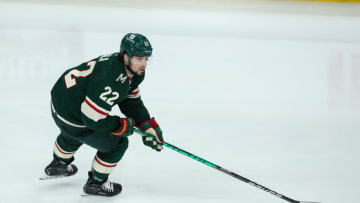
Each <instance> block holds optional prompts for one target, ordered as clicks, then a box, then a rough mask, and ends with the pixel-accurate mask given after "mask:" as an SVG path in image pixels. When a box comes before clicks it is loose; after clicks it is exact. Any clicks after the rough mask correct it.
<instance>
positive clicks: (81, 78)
mask: <svg viewBox="0 0 360 203" xmlns="http://www.w3.org/2000/svg"><path fill="white" fill-rule="evenodd" d="M151 55H152V46H151V44H150V42H149V40H148V39H147V38H146V37H145V36H143V35H141V34H136V33H129V34H126V35H125V36H124V38H123V39H122V41H121V45H120V53H113V54H109V55H104V56H100V57H98V58H95V59H93V60H90V61H88V62H85V63H83V64H81V65H79V66H77V67H75V68H71V69H69V70H67V71H65V72H64V73H63V74H62V76H61V77H60V78H59V79H58V81H57V82H56V83H55V85H54V87H53V88H52V90H51V110H52V117H53V118H54V120H55V123H56V125H57V126H58V127H59V128H60V135H59V136H58V137H57V138H56V141H55V145H54V148H53V160H52V162H51V163H50V164H49V165H48V166H47V167H46V168H45V173H46V175H47V176H49V177H50V178H51V177H64V176H72V175H74V174H75V173H76V172H77V170H78V169H77V167H76V166H75V165H74V164H72V162H73V161H74V154H75V152H76V151H77V150H78V149H79V147H80V146H81V145H82V144H87V145H89V146H91V147H93V148H95V149H97V153H96V155H95V157H94V159H93V162H92V167H91V171H89V172H88V176H89V178H88V180H87V182H86V184H85V185H84V187H83V190H84V192H85V193H87V194H91V195H101V196H113V195H117V194H119V193H120V192H121V190H122V187H121V185H120V184H118V183H115V182H109V181H108V176H109V174H110V173H111V172H112V171H113V169H114V168H115V167H116V165H117V163H118V162H119V161H120V159H121V158H122V157H123V155H124V153H125V151H126V149H127V147H128V138H127V136H129V135H131V134H133V127H134V126H136V127H138V128H140V129H141V130H143V131H144V132H146V133H148V134H150V135H152V136H153V137H143V142H144V144H145V145H147V146H150V147H151V148H153V149H155V150H156V151H161V150H162V143H163V142H164V141H163V137H162V131H161V129H160V127H159V125H158V124H157V122H156V121H155V119H154V118H150V115H149V112H148V110H147V109H146V107H145V106H144V104H143V102H142V100H141V97H140V91H139V84H140V83H141V82H142V81H143V80H144V77H145V69H146V66H147V60H148V58H149V57H150V56H151ZM115 105H118V106H119V108H120V110H121V112H122V113H123V114H124V115H125V116H126V118H120V117H118V116H113V115H109V113H110V111H111V109H112V107H113V106H115Z"/></svg>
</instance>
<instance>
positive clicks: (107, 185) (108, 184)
mask: <svg viewBox="0 0 360 203" xmlns="http://www.w3.org/2000/svg"><path fill="white" fill-rule="evenodd" d="M101 188H102V189H103V190H106V191H108V192H113V191H114V185H113V183H112V182H105V183H104V184H102V185H101Z"/></svg>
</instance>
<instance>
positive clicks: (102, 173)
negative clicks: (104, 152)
mask: <svg viewBox="0 0 360 203" xmlns="http://www.w3.org/2000/svg"><path fill="white" fill-rule="evenodd" d="M116 165H117V163H109V162H106V161H104V160H102V159H100V158H99V157H98V156H97V155H96V156H95V157H94V160H93V164H92V168H91V171H92V174H93V178H94V179H95V180H97V181H99V182H101V181H102V180H105V179H107V178H108V176H109V175H110V173H111V172H112V171H113V169H114V168H115V166H116Z"/></svg>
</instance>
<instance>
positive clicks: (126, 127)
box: [110, 117, 135, 137]
mask: <svg viewBox="0 0 360 203" xmlns="http://www.w3.org/2000/svg"><path fill="white" fill-rule="evenodd" d="M119 121H120V127H119V128H117V129H116V130H115V131H114V132H110V134H113V135H117V136H124V137H127V136H130V135H132V134H133V133H134V125H135V121H134V120H133V119H132V118H120V117H119Z"/></svg>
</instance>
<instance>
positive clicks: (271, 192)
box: [134, 128, 316, 203]
mask: <svg viewBox="0 0 360 203" xmlns="http://www.w3.org/2000/svg"><path fill="white" fill-rule="evenodd" d="M134 130H135V132H136V133H138V134H140V135H142V136H149V135H147V134H146V133H145V132H143V131H141V130H139V129H137V128H134ZM163 145H164V146H165V147H167V148H169V149H172V150H174V151H176V152H179V153H180V154H183V155H185V156H187V157H190V158H192V159H194V160H196V161H199V162H201V163H203V164H205V165H207V166H210V167H212V168H214V169H216V170H219V171H221V172H223V173H226V174H228V175H230V176H232V177H234V178H236V179H238V180H241V181H243V182H245V183H248V184H250V185H252V186H254V187H256V188H258V189H261V190H263V191H265V192H268V193H270V194H272V195H274V196H276V197H279V198H281V199H283V200H286V201H288V202H291V203H316V202H304V201H297V200H294V199H291V198H289V197H287V196H285V195H282V194H280V193H278V192H275V191H273V190H271V189H269V188H267V187H265V186H262V185H260V184H258V183H256V182H254V181H251V180H249V179H247V178H245V177H242V176H240V175H238V174H236V173H234V172H232V171H230V170H228V169H225V168H223V167H221V166H218V165H216V164H214V163H211V162H210V161H207V160H205V159H203V158H200V157H198V156H196V155H194V154H192V153H190V152H187V151H185V150H183V149H181V148H179V147H176V146H174V145H172V144H170V143H167V142H164V143H163Z"/></svg>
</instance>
